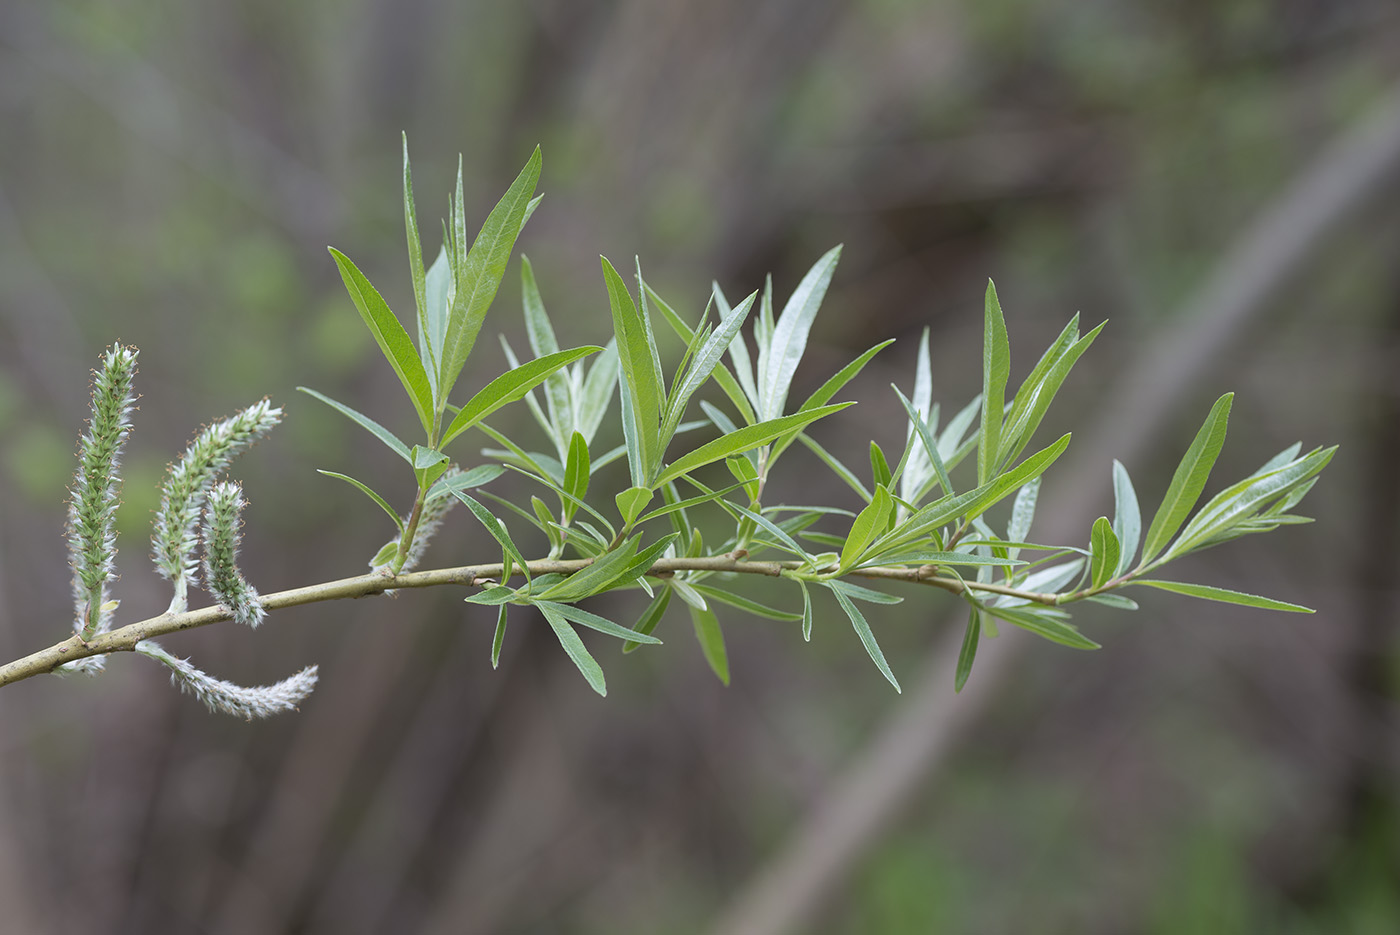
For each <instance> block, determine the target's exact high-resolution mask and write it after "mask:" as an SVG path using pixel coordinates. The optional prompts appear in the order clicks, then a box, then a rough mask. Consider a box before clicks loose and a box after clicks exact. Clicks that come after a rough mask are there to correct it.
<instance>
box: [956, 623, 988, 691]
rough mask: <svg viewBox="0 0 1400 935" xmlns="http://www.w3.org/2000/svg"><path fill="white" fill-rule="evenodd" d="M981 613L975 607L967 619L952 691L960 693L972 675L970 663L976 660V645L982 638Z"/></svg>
mask: <svg viewBox="0 0 1400 935" xmlns="http://www.w3.org/2000/svg"><path fill="white" fill-rule="evenodd" d="M981 616H982V615H981V613H980V612H979V611H978V609H977V608H976V607H973V608H972V615H971V616H970V617H968V618H967V630H966V631H964V632H963V641H962V648H961V649H959V650H958V671H957V675H956V676H954V679H953V691H954V692H961V691H962V690H963V686H964V685H966V684H967V677H968V676H969V675H970V674H971V673H972V661H973V660H974V659H976V658H977V644H978V642H980V641H981V638H982V620H981Z"/></svg>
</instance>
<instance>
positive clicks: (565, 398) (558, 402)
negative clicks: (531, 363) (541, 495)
mask: <svg viewBox="0 0 1400 935" xmlns="http://www.w3.org/2000/svg"><path fill="white" fill-rule="evenodd" d="M520 297H521V304H522V305H523V306H524V308H525V331H526V333H527V334H528V335H529V338H530V350H532V351H534V352H535V356H536V357H548V356H549V355H551V354H557V353H559V341H558V339H556V338H555V337H554V326H553V325H551V324H550V322H549V315H548V314H547V313H546V312H545V310H544V300H543V299H541V298H540V289H539V286H538V285H536V284H535V270H534V267H532V266H531V265H530V258H529V257H524V256H522V257H521V258H520ZM544 388H545V402H546V404H547V405H548V407H549V421H550V424H552V425H554V426H555V427H556V428H557V429H559V430H561V431H562V432H563V434H562V436H561V440H563V441H567V439H568V438H569V433H570V432H572V431H574V430H576V429H577V427H578V426H577V416H576V413H575V411H574V401H573V397H572V394H571V393H570V391H569V375H568V373H567V372H565V371H563V370H559V371H556V372H554V373H552V374H550V375H549V378H548V379H547V380H545V387H544Z"/></svg>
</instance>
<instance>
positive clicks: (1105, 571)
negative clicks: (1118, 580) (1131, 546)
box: [1089, 516, 1118, 588]
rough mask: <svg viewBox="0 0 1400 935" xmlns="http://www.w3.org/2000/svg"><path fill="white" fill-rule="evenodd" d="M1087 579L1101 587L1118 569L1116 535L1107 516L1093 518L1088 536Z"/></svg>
mask: <svg viewBox="0 0 1400 935" xmlns="http://www.w3.org/2000/svg"><path fill="white" fill-rule="evenodd" d="M1089 555H1090V563H1089V568H1090V572H1089V580H1090V582H1091V583H1092V585H1093V586H1094V587H1096V588H1100V587H1103V585H1104V584H1105V583H1107V582H1108V580H1109V579H1110V578H1112V577H1113V575H1114V573H1115V572H1116V571H1117V570H1118V536H1117V535H1115V534H1114V532H1113V524H1112V523H1110V522H1109V521H1108V517H1107V516H1100V517H1099V518H1098V519H1096V520H1094V528H1093V531H1092V532H1091V533H1090V536H1089Z"/></svg>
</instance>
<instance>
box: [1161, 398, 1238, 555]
mask: <svg viewBox="0 0 1400 935" xmlns="http://www.w3.org/2000/svg"><path fill="white" fill-rule="evenodd" d="M1234 398H1235V394H1234V393H1226V394H1225V395H1224V396H1222V397H1220V398H1219V399H1217V400H1216V401H1215V405H1214V406H1212V407H1211V409H1210V414H1209V415H1207V416H1206V421H1205V424H1203V425H1202V426H1201V429H1200V431H1199V432H1197V433H1196V438H1195V440H1194V441H1192V442H1191V447H1190V448H1188V449H1186V454H1185V455H1183V456H1182V458H1181V463H1180V464H1178V465H1177V467H1176V473H1175V474H1173V475H1172V482H1171V484H1170V485H1169V486H1168V487H1167V495H1166V496H1165V497H1164V498H1163V499H1162V505H1161V506H1160V507H1158V508H1157V515H1156V516H1154V517H1153V518H1152V525H1150V526H1149V527H1148V528H1147V541H1146V542H1145V543H1144V544H1143V547H1142V565H1144V566H1145V565H1146V564H1147V563H1148V562H1150V561H1152V559H1154V558H1156V557H1157V554H1158V553H1159V552H1161V551H1162V549H1164V548H1166V545H1167V543H1168V542H1170V541H1171V538H1172V536H1174V535H1175V534H1176V531H1177V530H1178V529H1180V528H1181V524H1182V523H1183V522H1185V521H1186V517H1187V515H1188V514H1189V513H1190V512H1191V508H1192V507H1193V506H1195V505H1196V500H1197V499H1198V498H1199V497H1200V496H1201V491H1202V490H1204V489H1205V486H1206V479H1207V478H1208V477H1210V469H1211V468H1212V467H1213V466H1214V465H1215V459H1216V457H1218V456H1219V454H1220V449H1221V447H1222V446H1223V445H1224V444H1225V428H1226V426H1227V424H1228V423H1229V420H1230V404H1231V402H1233V400H1234Z"/></svg>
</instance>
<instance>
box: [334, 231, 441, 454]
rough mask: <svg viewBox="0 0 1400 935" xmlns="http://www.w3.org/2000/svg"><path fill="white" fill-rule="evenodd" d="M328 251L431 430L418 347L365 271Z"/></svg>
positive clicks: (430, 395)
mask: <svg viewBox="0 0 1400 935" xmlns="http://www.w3.org/2000/svg"><path fill="white" fill-rule="evenodd" d="M330 251H331V256H332V257H334V258H335V265H336V266H338V267H339V268H340V278H341V279H343V280H345V289H346V291H347V292H349V293H350V298H351V299H353V300H354V302H355V308H357V309H359V311H360V317H361V318H363V319H364V322H365V325H366V326H367V327H368V328H369V330H370V334H372V335H374V341H375V343H376V344H378V345H379V349H380V350H381V351H383V352H384V357H385V359H386V360H388V361H389V365H390V366H391V367H393V368H394V373H396V374H398V377H399V382H401V383H402V384H403V386H404V389H406V390H408V398H409V400H410V401H412V403H413V408H414V409H415V410H417V412H418V419H419V421H421V422H422V423H423V430H424V431H426V432H431V431H432V430H433V389H432V386H431V385H430V384H429V383H428V373H427V371H426V370H424V369H423V362H422V361H421V360H419V359H418V351H417V350H415V349H414V347H413V340H412V339H411V338H409V336H408V332H407V331H405V330H404V328H403V325H402V324H401V323H400V322H399V320H398V318H396V317H395V316H394V313H393V312H392V311H391V310H390V309H389V306H388V304H386V303H385V301H384V298H383V296H381V295H380V294H379V292H378V290H376V289H375V288H374V286H372V285H370V281H369V280H368V279H366V278H365V275H364V273H361V272H360V270H359V268H358V267H356V266H355V264H354V263H351V262H350V258H349V257H347V256H346V255H345V254H343V253H341V252H340V251H339V250H337V249H335V248H334V247H331V248H330Z"/></svg>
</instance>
